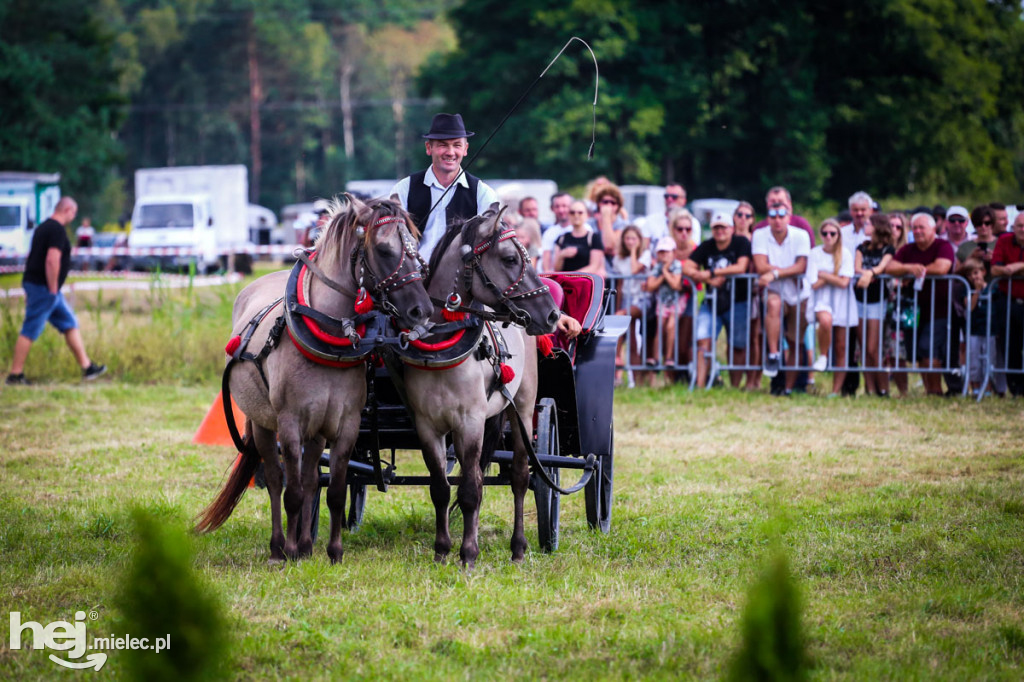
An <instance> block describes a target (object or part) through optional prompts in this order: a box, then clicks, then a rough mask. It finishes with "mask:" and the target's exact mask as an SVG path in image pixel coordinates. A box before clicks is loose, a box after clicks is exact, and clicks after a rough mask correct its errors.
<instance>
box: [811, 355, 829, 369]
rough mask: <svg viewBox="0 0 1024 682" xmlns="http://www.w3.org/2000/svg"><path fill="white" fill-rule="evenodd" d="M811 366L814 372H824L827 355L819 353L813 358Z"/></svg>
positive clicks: (826, 365) (826, 364)
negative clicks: (816, 357) (815, 358)
mask: <svg viewBox="0 0 1024 682" xmlns="http://www.w3.org/2000/svg"><path fill="white" fill-rule="evenodd" d="M811 366H812V367H814V371H815V372H824V371H825V369H826V368H827V367H828V357H826V356H824V355H819V356H818V359H817V360H815V361H814V364H813V365H811Z"/></svg>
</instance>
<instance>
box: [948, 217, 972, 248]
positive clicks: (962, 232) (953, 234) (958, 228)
mask: <svg viewBox="0 0 1024 682" xmlns="http://www.w3.org/2000/svg"><path fill="white" fill-rule="evenodd" d="M946 232H948V233H949V239H950V241H954V242H960V241H963V239H964V237H966V236H967V218H965V217H963V216H962V215H951V216H949V217H948V218H946Z"/></svg>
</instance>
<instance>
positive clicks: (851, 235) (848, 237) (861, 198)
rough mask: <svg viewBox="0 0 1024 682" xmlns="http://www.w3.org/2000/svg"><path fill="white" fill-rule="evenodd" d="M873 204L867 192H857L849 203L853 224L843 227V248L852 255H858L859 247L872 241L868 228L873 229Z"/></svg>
mask: <svg viewBox="0 0 1024 682" xmlns="http://www.w3.org/2000/svg"><path fill="white" fill-rule="evenodd" d="M873 203H874V202H873V201H872V199H871V195H870V194H868V193H867V192H856V193H854V194H853V196H851V197H850V199H849V201H848V202H847V206H849V207H850V217H851V218H852V219H853V222H851V223H850V224H849V225H843V227H842V233H843V248H844V249H848V250H849V251H850V253H856V252H857V247H858V246H860V245H861V244H862V243H864V242H866V241H869V240H870V239H871V235H870V234H868V228H870V227H871V214H872V213H874V209H873V208H872V204H873Z"/></svg>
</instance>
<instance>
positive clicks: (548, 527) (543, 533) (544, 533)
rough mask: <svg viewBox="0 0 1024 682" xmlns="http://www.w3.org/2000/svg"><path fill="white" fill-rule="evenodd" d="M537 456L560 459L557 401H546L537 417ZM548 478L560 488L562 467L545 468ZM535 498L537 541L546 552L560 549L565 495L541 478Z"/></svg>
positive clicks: (537, 480) (535, 487)
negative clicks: (559, 538)
mask: <svg viewBox="0 0 1024 682" xmlns="http://www.w3.org/2000/svg"><path fill="white" fill-rule="evenodd" d="M537 454H538V455H557V454H559V446H558V416H557V415H556V414H555V405H554V401H551V400H550V399H547V400H542V401H541V403H540V411H539V412H538V414H537ZM544 470H545V471H546V472H547V474H548V477H549V478H551V480H552V481H553V482H554V483H555V484H556V485H557V484H559V476H558V472H559V469H558V467H550V468H548V467H545V468H544ZM532 478H533V494H534V498H535V499H536V501H537V537H538V539H539V540H540V547H541V549H542V550H544V551H545V552H553V551H555V550H556V549H558V518H559V510H560V507H561V495H559V493H558V492H557V491H555V490H552V489H551V488H550V487H548V485H547V484H546V483H544V481H543V480H542V479H541V477H540V476H538V475H537V474H534V475H533V477H532Z"/></svg>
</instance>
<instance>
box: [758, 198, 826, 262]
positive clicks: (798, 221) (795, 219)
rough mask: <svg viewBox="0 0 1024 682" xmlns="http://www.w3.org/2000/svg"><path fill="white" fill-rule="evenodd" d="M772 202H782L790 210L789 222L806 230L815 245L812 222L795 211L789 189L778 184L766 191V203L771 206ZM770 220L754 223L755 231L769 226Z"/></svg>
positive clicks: (812, 244)
mask: <svg viewBox="0 0 1024 682" xmlns="http://www.w3.org/2000/svg"><path fill="white" fill-rule="evenodd" d="M772 204H782V205H783V206H785V207H786V210H787V211H788V212H789V224H790V225H792V226H794V227H799V228H800V229H801V230H803V231H804V232H806V233H807V238H808V239H809V240H810V241H811V246H812V247H813V246H814V243H815V238H814V228H813V227H811V224H810V223H809V222H807V219H806V218H804V217H803V216H799V215H796V214H794V213H793V198H792V197H791V196H790V194H789V190H788V189H786V188H785V187H783V186H781V185H778V186H776V187H772V188H771V189H769V190H768V191H767V192H765V195H764V205H765V206H771V205H772ZM770 222H771V221H769V220H768V219H767V218H765V219H764V220H761V221H760V222H758V223H757V224H756V225H754V231H755V232H756V231H757V230H760V229H763V228H765V227H769V223H770ZM751 243H753V241H751Z"/></svg>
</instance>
